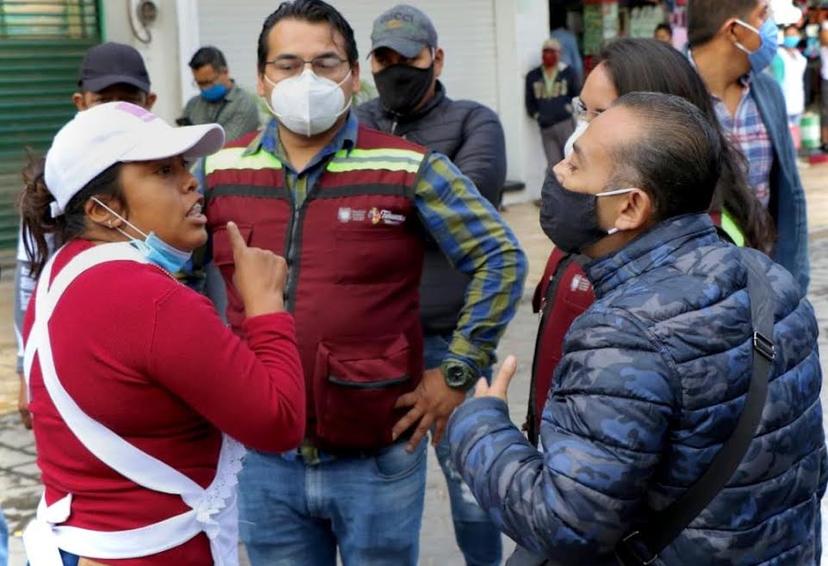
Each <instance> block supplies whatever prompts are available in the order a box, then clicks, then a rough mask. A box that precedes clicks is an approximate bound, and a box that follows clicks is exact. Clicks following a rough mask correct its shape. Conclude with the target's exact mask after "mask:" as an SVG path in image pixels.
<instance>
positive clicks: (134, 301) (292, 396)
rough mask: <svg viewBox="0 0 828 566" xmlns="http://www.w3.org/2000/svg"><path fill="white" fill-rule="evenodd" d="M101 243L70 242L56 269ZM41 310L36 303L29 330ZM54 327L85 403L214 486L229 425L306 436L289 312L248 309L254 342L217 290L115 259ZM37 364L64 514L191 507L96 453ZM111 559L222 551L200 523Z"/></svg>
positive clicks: (278, 440)
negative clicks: (67, 508)
mask: <svg viewBox="0 0 828 566" xmlns="http://www.w3.org/2000/svg"><path fill="white" fill-rule="evenodd" d="M90 246H91V244H90V243H89V242H87V241H84V240H77V241H74V242H72V243H70V244H69V245H68V246H67V247H66V248H65V249H64V250H63V251H62V252H60V255H59V256H58V258H57V259H56V261H55V266H54V268H53V270H52V275H53V277H54V275H56V274H57V273H59V272H60V270H61V269H62V268H63V267H64V266H65V265H66V264H67V263H68V261H69V260H70V259H71V258H72V257H74V256H75V255H77V254H78V253H80V252H81V251H83V250H85V249H88V248H89V247H90ZM34 311H35V301H34V300H32V301H31V302H30V305H29V310H28V312H27V313H26V319H25V324H24V337H25V338H26V339H27V338H28V335H29V332H30V330H31V327H32V323H33V320H34V315H35V312H34ZM49 328H50V336H51V342H52V349H53V354H54V359H55V366H56V368H57V372H58V377H59V379H60V381H61V383H62V384H63V386H64V388H65V389H66V390H67V391H68V393H69V395H70V396H71V397H72V398H73V399H74V400H75V401H76V402H77V404H78V405H79V406H80V408H81V409H83V410H84V411H85V412H86V413H87V414H88V415H89V416H90V417H92V418H93V419H95V420H97V421H98V422H100V423H101V424H103V425H105V426H107V427H109V428H110V429H112V430H113V431H114V432H116V433H117V434H118V435H120V436H121V437H123V438H125V439H126V440H127V441H128V442H130V443H132V444H133V445H135V446H136V447H137V448H139V449H141V450H143V451H144V452H147V453H148V454H150V455H152V456H154V457H156V458H158V459H160V460H162V461H163V462H166V463H167V464H169V465H171V466H172V467H174V468H176V469H177V470H179V471H181V472H182V473H184V474H185V475H187V476H188V477H190V478H191V479H192V480H194V481H195V482H197V483H198V484H199V485H201V486H203V487H207V486H208V485H209V484H210V482H211V481H212V479H213V477H214V476H215V471H216V464H217V458H218V452H219V447H220V445H221V431H224V432H226V433H227V434H229V435H230V436H232V437H233V438H235V439H236V440H239V441H240V442H243V443H244V444H246V445H247V446H249V447H252V448H255V449H258V450H265V451H272V452H278V451H284V450H289V449H291V448H293V447H295V446H296V445H298V444H299V442H301V440H302V438H303V435H304V424H305V389H304V378H303V374H302V367H301V364H300V361H299V354H298V352H297V349H296V337H295V331H294V323H293V318H292V317H291V316H290V315H289V314H286V313H278V314H269V315H263V316H257V317H253V318H248V319H247V320H245V321H244V324H243V330H244V332H245V334H246V337H247V339H246V342H245V341H244V340H242V339H240V338H239V337H238V336H236V335H235V334H233V333H232V332H231V331H230V330H229V329H227V328H226V327H225V326H224V325H223V324H222V322H221V320H220V319H219V317H218V316H217V315H216V313H215V311H214V309H213V306H212V305H211V304H210V302H209V301H208V300H207V299H205V298H204V297H202V296H201V295H199V294H197V293H196V292H194V291H192V290H190V289H188V288H187V287H185V286H184V285H182V284H181V283H178V282H177V281H175V280H174V279H173V278H171V277H170V276H169V275H167V274H166V273H165V272H164V271H162V270H161V269H159V268H157V267H155V266H153V265H143V264H138V263H135V262H129V261H117V262H109V263H106V264H102V265H98V266H96V267H94V268H92V269H90V270H88V271H87V272H85V273H84V274H82V275H81V276H80V277H78V278H77V279H75V281H74V282H73V283H72V284H71V285H70V286H69V288H68V289H67V290H66V292H65V293H64V294H63V297H62V298H61V300H60V302H59V303H58V305H57V307H56V309H55V312H54V314H53V316H52V319H51V322H50V324H49ZM31 373H32V374H31V404H30V409H31V412H32V414H33V416H34V434H35V440H36V444H37V455H38V459H37V462H38V466H39V467H40V470H41V472H42V479H43V483H44V484H45V486H46V500H47V502H48V503H50V504H51V503H53V502H55V501H56V500H58V499H60V498H62V497H63V496H64V495H66V494H67V493H71V494H72V496H73V501H72V514H71V516H70V518H69V520H68V521H67V522H66V523H65V524H66V525H71V526H77V527H83V528H88V529H95V530H102V531H114V530H122V529H132V528H137V527H141V526H145V525H147V524H149V523H155V522H157V521H160V520H163V519H167V518H169V517H171V516H173V515H177V514H179V513H183V512H185V511H188V510H189V508H188V507H187V506H186V505H185V504H184V502H183V501H182V500H181V498H180V497H178V496H173V495H167V494H163V493H158V492H155V491H150V490H147V489H145V488H142V487H139V486H138V485H136V484H135V483H133V482H132V481H130V480H128V479H127V478H125V477H123V476H121V475H119V474H118V473H116V472H115V471H114V470H112V469H111V468H109V467H107V466H106V465H105V464H104V463H103V462H101V461H100V460H98V459H97V458H96V457H94V456H93V455H92V454H91V453H90V452H89V451H88V450H86V448H85V447H84V446H83V445H82V444H81V443H80V442H79V441H78V439H77V438H76V437H75V436H74V435H73V433H72V432H71V431H70V430H69V429H68V428H67V427H66V425H65V423H64V422H63V420H62V419H61V418H60V416H59V415H58V413H57V411H56V409H55V407H54V405H53V404H52V401H51V399H50V398H49V396H48V394H47V392H46V389H45V387H44V385H43V378H42V375H41V372H40V365H39V363H38V360H37V357H35V361H34V365H33V367H32V372H31ZM89 558H96V557H94V556H92V557H89ZM103 562H105V563H107V564H109V563H111V564H118V565H124V566H126V565H129V566H131V565H136V566H137V565H138V564H141V565H153V564H158V565H161V564H177V565H182V566H183V565H193V566H195V565H198V566H201V565H203V564H210V563H211V559H210V549H209V543H208V539H207V537H206V535H204V534H200V535H198V536H196V537H195V538H193V539H191V540H190V541H188V542H187V543H185V544H183V545H181V546H179V547H177V548H173V549H171V550H168V551H165V552H163V553H160V554H156V555H154V556H151V557H146V558H139V559H129V560H105V561H103Z"/></svg>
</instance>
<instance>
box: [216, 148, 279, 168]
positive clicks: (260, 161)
mask: <svg viewBox="0 0 828 566" xmlns="http://www.w3.org/2000/svg"><path fill="white" fill-rule="evenodd" d="M246 149H247V148H244V147H228V148H227V149H222V150H221V151H219V152H218V153H215V154H213V155H210V156H209V157H207V158H206V163H205V164H204V172H205V173H206V174H207V175H209V174H210V173H212V172H213V171H216V170H218V169H281V168H282V163H281V162H280V161H279V160H278V159H277V158H276V156H274V155H273V154H271V153H269V152H267V151H258V152H256V153H251V154H250V155H244V152H245V150H246Z"/></svg>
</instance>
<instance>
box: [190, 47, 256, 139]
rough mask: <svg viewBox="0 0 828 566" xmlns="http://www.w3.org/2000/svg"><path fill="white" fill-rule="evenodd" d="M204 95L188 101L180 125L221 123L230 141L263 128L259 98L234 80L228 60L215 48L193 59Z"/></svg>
mask: <svg viewBox="0 0 828 566" xmlns="http://www.w3.org/2000/svg"><path fill="white" fill-rule="evenodd" d="M189 65H190V69H192V71H193V80H194V81H195V84H196V85H197V86H198V88H199V90H201V93H200V94H199V95H198V96H194V97H192V98H191V99H190V100H189V101H187V105H186V106H185V107H184V113H183V117H182V118H180V119H179V120H178V122H179V124H182V125H187V124H210V123H216V124H220V125H221V127H222V128H224V132H225V134H226V135H227V139H228V140H234V139H236V138H237V137H239V136H241V135H242V134H246V133H247V132H252V131H253V130H255V129H256V128H258V127H259V109H258V108H259V107H258V104H257V103H256V98H255V97H254V96H253V95H252V94H250V93H249V92H247V91H246V90H244V89H242V88H241V87H239V86H237V85H236V81H234V80H233V79H231V78H230V71H229V70H228V69H227V60H226V59H225V58H224V54H223V53H222V52H221V51H219V50H218V49H217V48H215V47H210V46H208V47H202V48H201V49H199V50H198V51H196V52H195V54H194V55H193V57H192V59H190V63H189Z"/></svg>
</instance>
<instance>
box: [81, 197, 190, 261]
mask: <svg viewBox="0 0 828 566" xmlns="http://www.w3.org/2000/svg"><path fill="white" fill-rule="evenodd" d="M92 200H94V201H95V202H96V203H98V204H99V205H101V206H102V207H103V208H104V209H106V210H107V211H108V212H109V213H110V214H112V215H114V216H115V217H116V218H118V219H119V220H121V221H122V222H123V223H124V224H126V225H127V226H129V227H130V228H132V229H133V230H135V231H136V232H138V233H139V234H140V235H142V236H143V237H144V239H143V240H141V239H138V238H135V237H133V236H130V235H129V234H127V233H126V232H124V231H123V230H121V229H120V228H115V229H116V230H118V232H120V233H121V234H123V235H124V237H126V238H127V239H129V243H130V244H132V246H133V247H134V248H135V249H136V250H138V251H139V252H141V253H142V254H143V256H144V257H145V258H147V261H149V262H150V263H152V264H154V265H157V266H158V267H160V268H161V269H165V270H167V271H169V272H170V273H177V272H179V271H181V269H182V268H183V267H184V266H185V265H187V262H188V261H190V258H191V257H192V256H193V252H185V251H183V250H179V249H178V248H175V247H173V246H171V245H169V244H168V243H167V242H165V241H164V240H162V239H161V238H159V237H158V236H156V235H155V232H150V233H149V234H145V233H144V232H143V231H142V230H139V229H138V228H137V227H136V226H135V225H134V224H132V223H131V222H130V221H129V220H127V219H126V218H124V217H123V216H121V215H120V214H118V213H117V212H115V211H114V210H112V209H111V208H109V207H108V206H106V205H105V204H104V203H102V202H101V201H100V200H98V199H96V198H95V197H92Z"/></svg>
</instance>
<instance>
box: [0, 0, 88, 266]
mask: <svg viewBox="0 0 828 566" xmlns="http://www.w3.org/2000/svg"><path fill="white" fill-rule="evenodd" d="M98 14H99V10H98V3H97V1H96V0H64V1H60V0H55V1H33V2H27V1H22V0H0V249H4V250H5V249H10V248H13V247H14V246H15V243H16V241H17V225H18V215H17V211H16V206H15V203H16V199H17V195H18V193H19V191H20V187H21V180H20V170H21V167H22V165H23V163H24V161H25V155H26V154H25V149H26V148H27V147H30V148H32V150H34V151H35V152H38V153H40V154H42V153H44V152H45V151H46V150H47V149H48V147H49V143H50V141H51V139H52V137H53V136H54V134H55V133H56V132H57V130H58V129H59V128H60V127H61V126H62V125H63V124H64V123H66V122H67V121H68V120H69V119H70V118H71V117H72V115H73V114H74V112H75V108H74V106H73V105H72V103H71V96H72V93H73V92H75V91H76V90H77V80H78V68H79V67H80V63H81V60H82V59H83V55H84V53H85V52H86V50H87V49H88V48H89V47H91V46H92V45H94V44H96V43H98V42H99V38H100V26H99V17H98Z"/></svg>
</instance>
